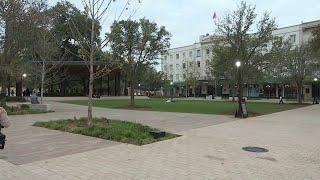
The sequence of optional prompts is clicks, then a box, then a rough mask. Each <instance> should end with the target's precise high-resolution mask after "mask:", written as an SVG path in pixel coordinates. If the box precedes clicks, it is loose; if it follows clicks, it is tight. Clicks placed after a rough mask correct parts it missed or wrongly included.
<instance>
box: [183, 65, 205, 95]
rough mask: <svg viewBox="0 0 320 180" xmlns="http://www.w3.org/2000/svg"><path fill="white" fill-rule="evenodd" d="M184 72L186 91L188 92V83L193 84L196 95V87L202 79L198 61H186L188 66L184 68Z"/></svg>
mask: <svg viewBox="0 0 320 180" xmlns="http://www.w3.org/2000/svg"><path fill="white" fill-rule="evenodd" d="M183 73H184V74H185V82H186V89H187V90H186V93H187V92H188V89H189V86H188V84H190V85H192V94H193V96H194V97H195V96H196V87H197V85H198V81H199V80H200V76H201V72H200V67H198V64H197V62H196V61H190V62H189V63H186V68H185V69H184V71H183Z"/></svg>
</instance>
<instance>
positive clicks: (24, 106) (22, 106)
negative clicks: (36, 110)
mask: <svg viewBox="0 0 320 180" xmlns="http://www.w3.org/2000/svg"><path fill="white" fill-rule="evenodd" d="M21 109H22V110H27V109H30V107H29V105H28V104H21Z"/></svg>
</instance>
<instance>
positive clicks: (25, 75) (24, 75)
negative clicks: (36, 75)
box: [21, 73, 27, 97]
mask: <svg viewBox="0 0 320 180" xmlns="http://www.w3.org/2000/svg"><path fill="white" fill-rule="evenodd" d="M26 77H27V74H26V73H23V74H22V76H21V97H22V96H23V93H22V91H23V79H24V78H26Z"/></svg>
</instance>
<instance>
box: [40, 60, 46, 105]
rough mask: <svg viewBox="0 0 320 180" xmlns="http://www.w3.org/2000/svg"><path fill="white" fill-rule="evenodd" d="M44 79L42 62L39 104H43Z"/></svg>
mask: <svg viewBox="0 0 320 180" xmlns="http://www.w3.org/2000/svg"><path fill="white" fill-rule="evenodd" d="M44 78H45V64H44V62H42V72H41V92H40V93H41V97H40V104H42V103H43V90H44Z"/></svg>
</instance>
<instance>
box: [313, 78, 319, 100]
mask: <svg viewBox="0 0 320 180" xmlns="http://www.w3.org/2000/svg"><path fill="white" fill-rule="evenodd" d="M313 81H314V82H315V90H314V91H313V92H314V93H315V94H314V96H313V104H319V99H318V98H319V93H320V92H319V91H320V90H319V87H318V86H317V85H318V83H317V82H318V78H314V79H313Z"/></svg>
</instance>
